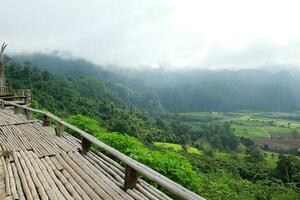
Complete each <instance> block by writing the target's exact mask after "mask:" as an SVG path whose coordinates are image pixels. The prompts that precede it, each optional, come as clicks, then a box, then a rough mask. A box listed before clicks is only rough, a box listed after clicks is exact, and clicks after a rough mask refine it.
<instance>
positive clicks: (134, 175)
mask: <svg viewBox="0 0 300 200" xmlns="http://www.w3.org/2000/svg"><path fill="white" fill-rule="evenodd" d="M137 181H138V172H137V171H136V170H135V169H133V168H131V167H130V166H128V165H126V173H125V183H124V188H123V189H124V190H125V191H126V190H128V189H133V188H135V187H136V183H137Z"/></svg>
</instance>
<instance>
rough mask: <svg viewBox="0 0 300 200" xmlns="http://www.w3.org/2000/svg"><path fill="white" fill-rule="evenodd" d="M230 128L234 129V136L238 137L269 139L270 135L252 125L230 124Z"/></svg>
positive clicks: (261, 128) (262, 128)
mask: <svg viewBox="0 0 300 200" xmlns="http://www.w3.org/2000/svg"><path fill="white" fill-rule="evenodd" d="M231 127H232V128H233V129H234V134H235V135H236V136H239V137H242V136H243V137H245V138H269V137H270V134H269V133H268V132H267V131H266V130H265V129H264V127H260V126H252V125H237V124H232V125H231Z"/></svg>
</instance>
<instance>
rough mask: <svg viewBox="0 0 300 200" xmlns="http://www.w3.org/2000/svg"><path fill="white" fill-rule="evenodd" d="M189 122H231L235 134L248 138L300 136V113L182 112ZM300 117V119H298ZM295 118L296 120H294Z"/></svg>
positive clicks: (182, 115) (181, 114)
mask: <svg viewBox="0 0 300 200" xmlns="http://www.w3.org/2000/svg"><path fill="white" fill-rule="evenodd" d="M179 116H181V117H182V119H183V120H185V121H186V122H187V123H190V124H195V125H196V124H197V123H207V122H209V123H224V122H229V123H230V124H231V127H232V128H233V130H234V134H235V135H236V136H239V137H246V138H252V139H253V138H300V116H299V113H278V112H229V113H222V112H195V113H180V114H179ZM298 118H299V119H298ZM292 119H295V120H292Z"/></svg>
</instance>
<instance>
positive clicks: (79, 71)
mask: <svg viewBox="0 0 300 200" xmlns="http://www.w3.org/2000/svg"><path fill="white" fill-rule="evenodd" d="M12 58H13V60H14V61H16V62H18V63H24V64H23V65H25V66H26V65H34V66H37V67H39V68H41V69H46V70H48V71H50V72H53V73H54V74H57V75H61V76H63V77H67V78H68V77H73V76H75V75H76V76H88V77H93V78H95V79H97V80H99V81H101V82H103V84H104V85H105V86H106V87H107V88H109V89H110V90H112V91H113V92H114V93H116V94H117V96H118V98H120V99H121V101H122V102H123V103H124V104H126V105H132V106H136V107H138V108H142V109H145V110H148V111H149V110H150V111H158V112H164V111H169V112H195V111H236V110H264V111H295V110H298V109H299V107H300V104H299V102H300V90H299V88H300V87H299V86H300V81H299V80H300V79H299V78H300V73H299V72H298V71H292V72H289V71H287V70H275V71H270V70H263V69H251V70H250V69H247V70H246V69H244V70H236V71H234V70H219V71H216V70H197V69H189V70H178V71H172V70H166V69H155V68H141V69H128V68H117V67H111V68H110V69H108V68H106V67H104V66H98V65H95V64H93V63H91V62H89V61H86V60H84V59H77V58H63V57H61V56H59V55H58V54H20V55H14V56H12ZM268 69H269V68H268ZM297 72H298V73H297Z"/></svg>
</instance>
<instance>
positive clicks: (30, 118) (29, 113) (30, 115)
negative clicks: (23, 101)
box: [25, 110, 32, 120]
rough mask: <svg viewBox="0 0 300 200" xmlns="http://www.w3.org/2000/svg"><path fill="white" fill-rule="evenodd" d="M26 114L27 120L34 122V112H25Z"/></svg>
mask: <svg viewBox="0 0 300 200" xmlns="http://www.w3.org/2000/svg"><path fill="white" fill-rule="evenodd" d="M25 112H26V117H27V119H29V120H32V111H31V110H25Z"/></svg>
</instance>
